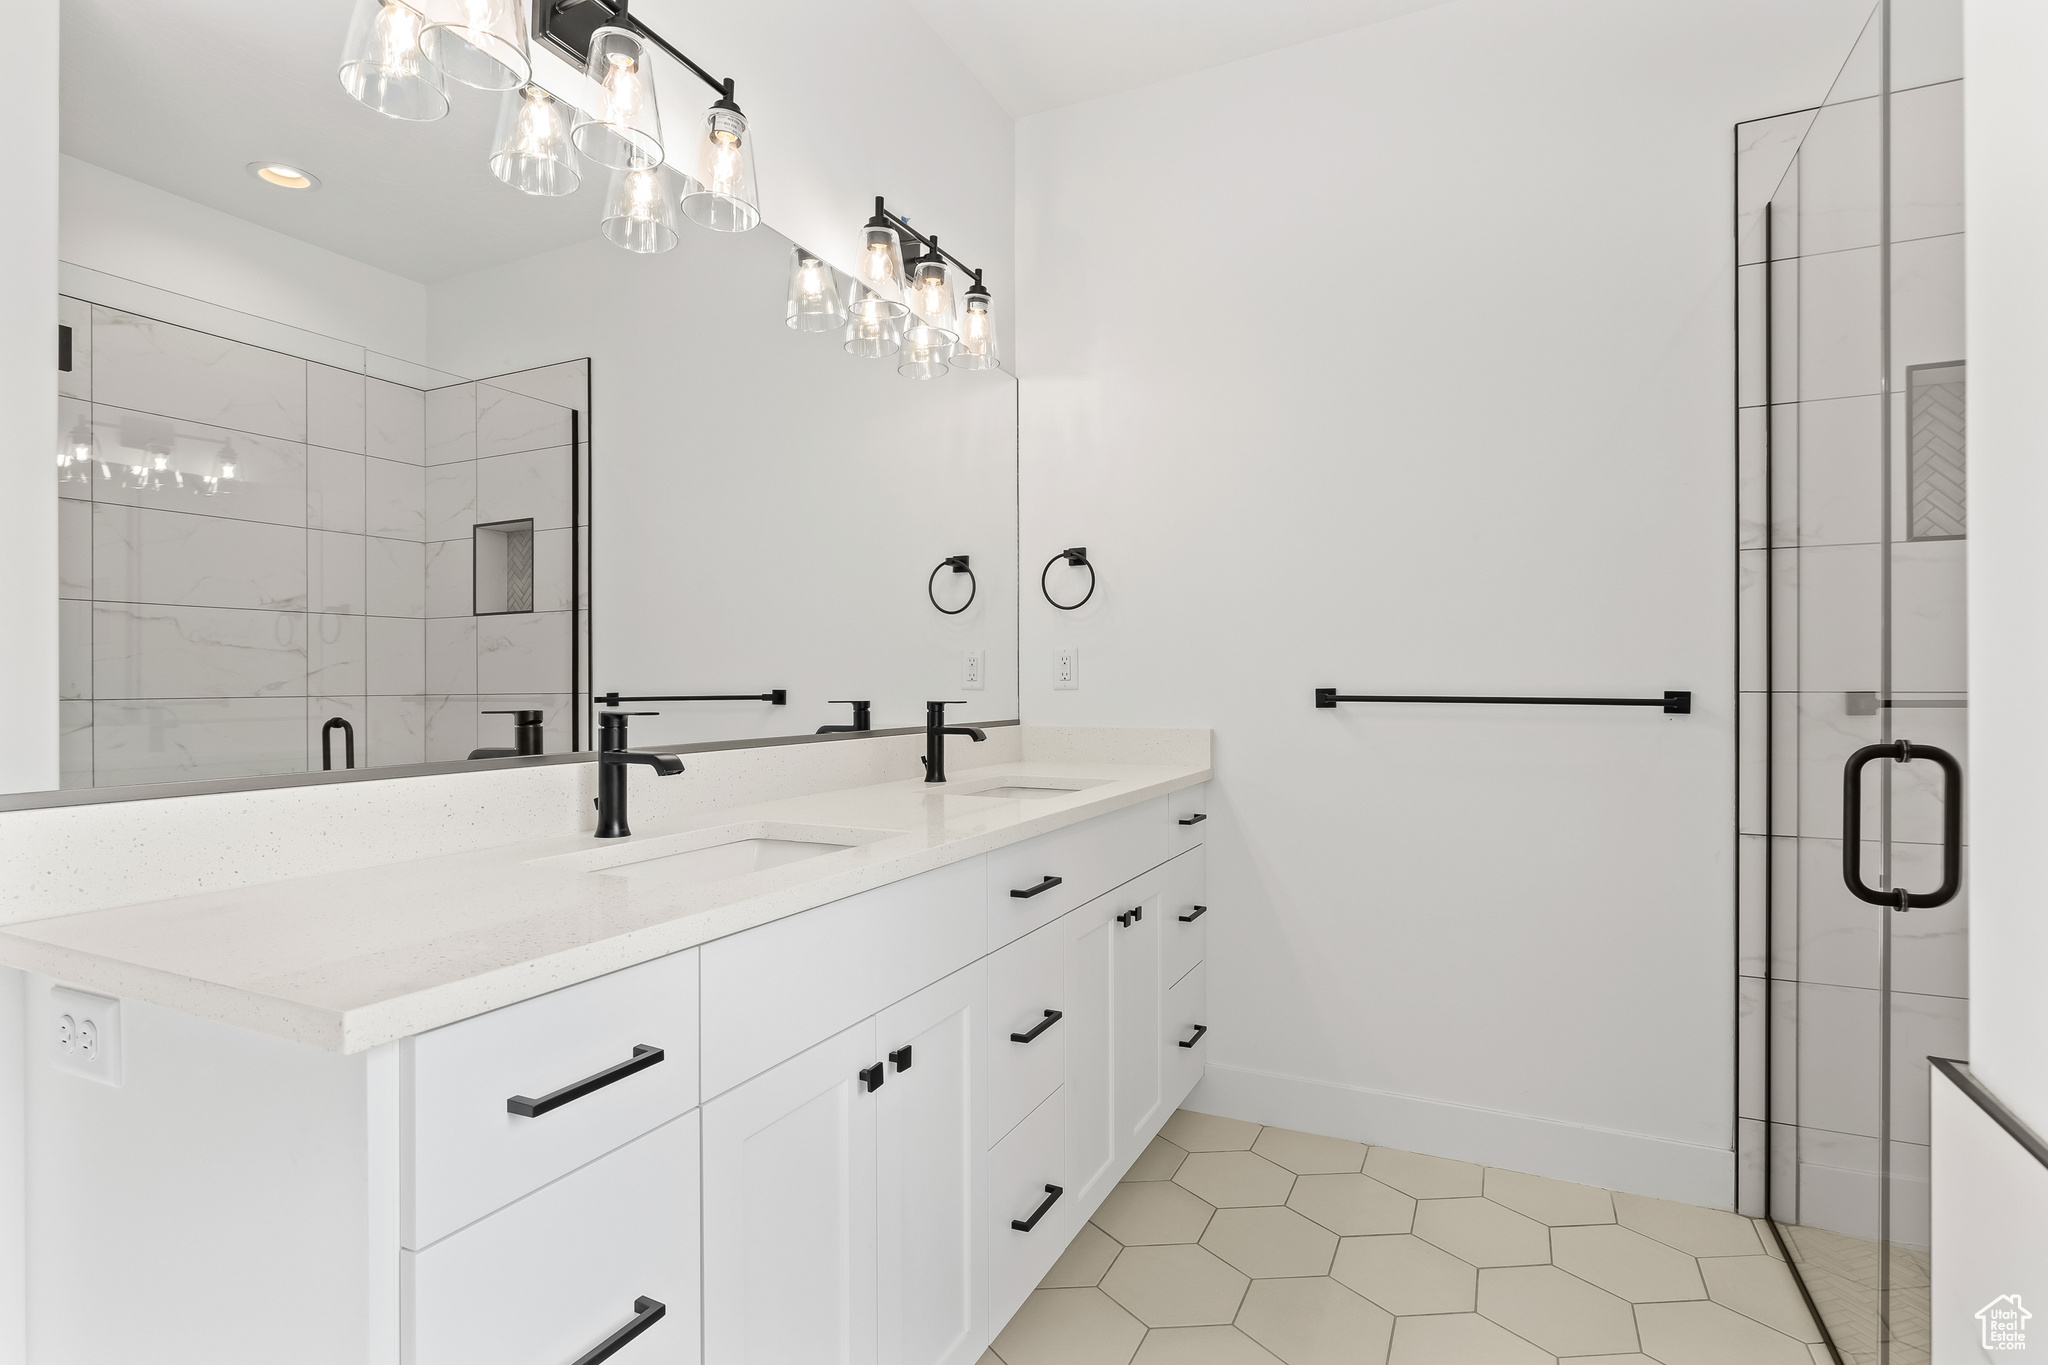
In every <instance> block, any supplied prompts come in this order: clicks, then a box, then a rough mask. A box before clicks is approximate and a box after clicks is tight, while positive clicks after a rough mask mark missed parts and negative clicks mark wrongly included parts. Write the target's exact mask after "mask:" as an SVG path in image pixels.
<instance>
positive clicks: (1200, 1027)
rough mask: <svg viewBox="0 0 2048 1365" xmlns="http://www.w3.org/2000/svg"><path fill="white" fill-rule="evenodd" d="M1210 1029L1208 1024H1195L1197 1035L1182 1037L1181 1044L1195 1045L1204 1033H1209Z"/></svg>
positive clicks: (1183, 1045)
mask: <svg viewBox="0 0 2048 1365" xmlns="http://www.w3.org/2000/svg"><path fill="white" fill-rule="evenodd" d="M1208 1031H1209V1026H1208V1025H1207V1024H1197V1025H1195V1036H1194V1037H1192V1038H1183V1039H1181V1044H1180V1045H1181V1046H1182V1047H1193V1046H1194V1045H1195V1044H1196V1043H1199V1042H1201V1041H1202V1035H1203V1034H1205V1033H1207V1032H1208Z"/></svg>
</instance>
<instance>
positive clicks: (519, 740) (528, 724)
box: [469, 709, 544, 758]
mask: <svg viewBox="0 0 2048 1365" xmlns="http://www.w3.org/2000/svg"><path fill="white" fill-rule="evenodd" d="M477 714H478V715H480V716H510V717H512V747H511V748H509V749H471V750H470V751H469V756H470V757H471V758H527V757H531V756H532V755H534V754H537V753H540V752H541V751H542V749H543V747H544V746H543V744H542V731H541V720H542V715H541V713H540V712H539V711H535V710H530V709H522V710H518V711H479V712H477Z"/></svg>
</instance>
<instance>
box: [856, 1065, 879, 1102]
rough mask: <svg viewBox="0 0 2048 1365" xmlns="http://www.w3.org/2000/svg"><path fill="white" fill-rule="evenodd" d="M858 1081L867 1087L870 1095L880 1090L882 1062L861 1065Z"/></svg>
mask: <svg viewBox="0 0 2048 1365" xmlns="http://www.w3.org/2000/svg"><path fill="white" fill-rule="evenodd" d="M860 1083H861V1084H862V1085H864V1086H866V1087H867V1090H868V1093H869V1094H870V1095H872V1094H874V1093H875V1092H876V1091H877V1090H880V1089H881V1088H882V1064H881V1063H880V1062H876V1063H875V1064H874V1065H873V1066H864V1067H862V1068H861V1069H860Z"/></svg>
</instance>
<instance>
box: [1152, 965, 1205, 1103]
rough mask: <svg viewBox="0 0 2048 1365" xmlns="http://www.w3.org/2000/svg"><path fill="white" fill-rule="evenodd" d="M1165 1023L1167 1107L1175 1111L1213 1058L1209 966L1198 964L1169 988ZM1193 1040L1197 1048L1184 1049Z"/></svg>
mask: <svg viewBox="0 0 2048 1365" xmlns="http://www.w3.org/2000/svg"><path fill="white" fill-rule="evenodd" d="M1161 1022H1163V1023H1164V1024H1165V1026H1166V1027H1165V1035H1166V1036H1165V1037H1164V1039H1162V1040H1161V1046H1162V1047H1163V1048H1164V1050H1165V1058H1166V1060H1165V1063H1164V1067H1165V1072H1166V1078H1165V1079H1166V1108H1167V1109H1169V1110H1173V1109H1178V1108H1179V1107H1180V1102H1181V1101H1182V1100H1184V1099H1186V1098H1187V1097H1188V1091H1190V1090H1193V1089H1194V1088H1195V1082H1196V1081H1199V1080H1201V1079H1202V1064H1203V1063H1204V1062H1205V1061H1207V1060H1208V1057H1209V1034H1208V1027H1207V1026H1208V1023H1209V964H1208V963H1206V962H1197V963H1196V964H1195V965H1194V966H1193V967H1190V968H1189V969H1188V974H1187V975H1186V976H1184V977H1182V978H1181V979H1180V980H1178V981H1176V982H1174V983H1173V985H1172V986H1171V987H1169V988H1168V989H1167V992H1166V1007H1165V1009H1164V1010H1163V1011H1162V1012H1161ZM1189 1039H1193V1040H1194V1046H1193V1047H1182V1046H1181V1044H1183V1043H1185V1042H1187V1041H1188V1040H1189Z"/></svg>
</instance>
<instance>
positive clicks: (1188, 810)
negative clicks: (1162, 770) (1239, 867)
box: [1166, 782, 1209, 853]
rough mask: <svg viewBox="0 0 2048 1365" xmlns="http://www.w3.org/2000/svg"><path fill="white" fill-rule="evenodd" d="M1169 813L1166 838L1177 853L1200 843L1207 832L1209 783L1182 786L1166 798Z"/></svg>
mask: <svg viewBox="0 0 2048 1365" xmlns="http://www.w3.org/2000/svg"><path fill="white" fill-rule="evenodd" d="M1166 802H1167V806H1168V809H1169V810H1170V812H1171V814H1170V817H1169V818H1168V820H1167V822H1166V831H1167V839H1168V840H1169V844H1170V847H1171V849H1172V851H1173V852H1175V853H1179V852H1181V851H1182V850H1184V849H1190V848H1193V847H1195V846H1196V845H1198V844H1200V843H1201V842H1202V840H1203V839H1204V838H1205V837H1207V835H1208V833H1209V784H1208V783H1207V782H1202V783H1198V784H1196V785H1195V786H1192V787H1182V788H1181V789H1180V790H1179V791H1177V792H1173V793H1171V794H1170V795H1168V796H1167V798H1166Z"/></svg>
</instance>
